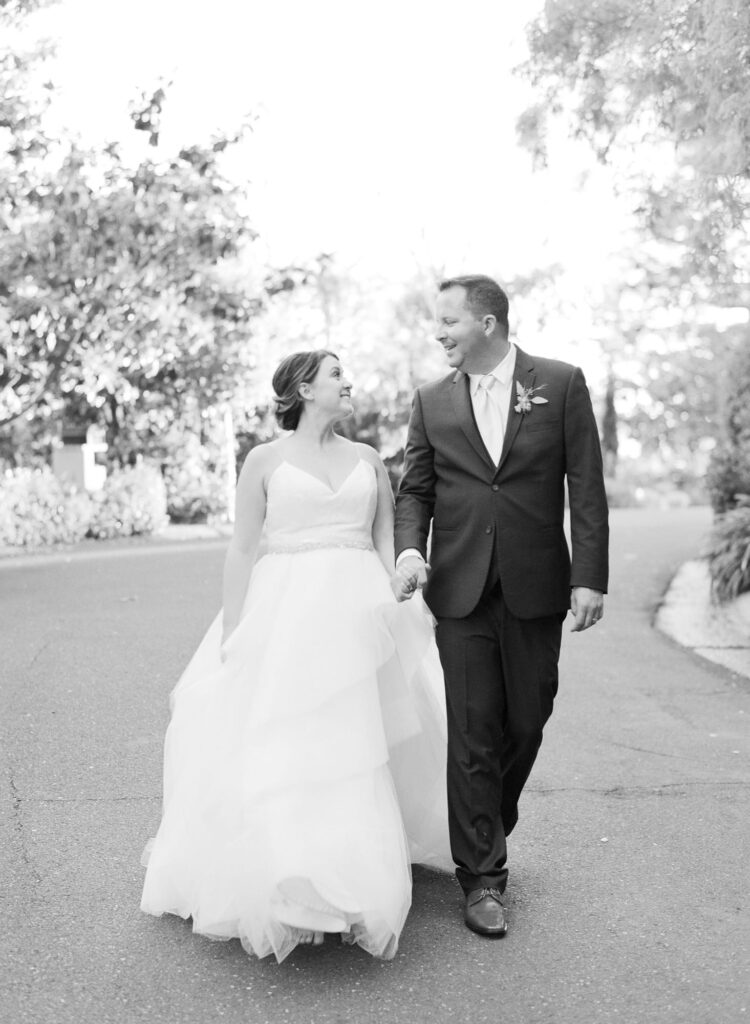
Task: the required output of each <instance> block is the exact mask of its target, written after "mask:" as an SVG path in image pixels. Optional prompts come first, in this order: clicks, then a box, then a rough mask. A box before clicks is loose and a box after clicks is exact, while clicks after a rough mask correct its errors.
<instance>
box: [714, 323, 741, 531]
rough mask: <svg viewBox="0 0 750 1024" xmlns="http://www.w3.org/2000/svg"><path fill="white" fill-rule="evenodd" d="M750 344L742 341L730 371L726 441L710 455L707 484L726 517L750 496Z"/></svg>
mask: <svg viewBox="0 0 750 1024" xmlns="http://www.w3.org/2000/svg"><path fill="white" fill-rule="evenodd" d="M748 394H750V344H748V343H747V340H746V339H743V344H742V346H741V347H740V348H739V349H737V351H736V352H734V354H733V356H732V357H731V360H730V363H729V366H728V370H727V384H726V388H725V393H724V395H723V407H722V419H723V426H724V431H723V439H722V441H721V442H720V443H719V444H718V445H717V446H716V448H715V449H714V451H713V452H712V454H711V462H710V464H709V467H708V472H707V474H706V482H707V485H708V490H709V493H710V495H711V504H712V506H713V508H714V511H715V512H718V513H719V514H723V513H724V512H727V511H729V510H730V509H733V508H736V507H737V506H738V505H740V504H741V498H742V496H743V495H750V405H748V401H747V396H748Z"/></svg>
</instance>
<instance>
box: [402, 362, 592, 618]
mask: <svg viewBox="0 0 750 1024" xmlns="http://www.w3.org/2000/svg"><path fill="white" fill-rule="evenodd" d="M516 381H520V382H521V384H522V385H523V386H524V387H525V388H530V387H534V388H538V389H539V391H538V392H537V395H538V396H539V397H543V398H546V399H547V403H546V404H539V405H536V404H535V405H532V406H531V411H530V412H527V413H523V414H522V413H518V412H515V410H514V406H515V405H516V402H517V398H516ZM512 388H513V390H512V393H511V403H510V410H509V413H508V422H507V428H506V432H505V442H504V444H503V451H502V455H501V458H500V464H499V466H497V467H496V466H495V465H494V463H493V462H492V460H491V459H490V456H489V455H488V453H487V450H486V449H485V447H484V444H483V442H482V439H481V436H480V434H479V430H478V428H477V425H476V422H475V419H474V413H473V410H472V406H471V398H470V395H469V378H468V377H467V376H466V374H464V373H461V371H457V372H453V373H451V374H450V375H449V376H448V377H445V378H443V379H442V380H439V381H434V382H433V383H431V384H425V385H423V386H422V387H419V388H417V391H416V392H415V395H414V403H413V407H412V414H411V420H410V422H409V433H408V438H407V442H406V454H405V464H404V474H403V477H402V479H401V484H400V486H399V490H398V496H397V498H396V553H397V554H398V553H399V552H401V551H403V550H404V549H405V548H417V549H418V550H419V551H420V552H421V553H422V554H423V555H425V556H427V544H428V536H429V533H430V527H432V540H431V550H430V553H429V562H430V564H431V571H430V574H429V578H428V582H427V586H426V587H425V591H424V597H425V600H426V602H427V604H428V605H429V607H430V609H431V610H432V612H433V614H434V615H436V616H437V617H438V618H440V617H450V618H462V617H463V616H465V615H468V614H469V613H470V612H471V611H473V609H474V608H475V607H476V605H477V602H478V601H479V598H480V597H481V594H482V591H483V589H484V586H485V583H486V582H487V579H488V575H489V574H490V571H491V570H493V573H494V574H496V575H498V576H499V579H500V583H501V586H502V590H503V597H504V599H505V603H506V605H507V606H508V608H509V609H510V611H511V612H512V613H513V614H514V615H516V616H517V617H518V618H522V619H529V618H537V617H539V616H543V615H552V614H555V613H558V612H564V611H565V610H566V609H567V608H568V607H569V606H570V588H571V587H572V586H584V587H592V588H593V589H595V590H600V591H602V592H605V591H606V589H607V571H608V564H607V544H608V536H609V530H608V524H607V499H606V496H605V492H604V479H603V473H602V457H601V447H600V444H599V433H598V430H597V425H596V420H595V418H594V413H593V410H592V407H591V399H590V397H589V393H588V389H587V387H586V382H585V380H584V377H583V373H582V372H581V370H580V369H578V367H575V366H570V365H569V364H567V363H562V362H559V361H558V360H555V359H539V358H535V357H532V356H529V355H527V354H526V353H525V352H523V351H522V350H521V349H518V350H517V355H516V370H515V378H514V381H513V385H512ZM566 477H567V484H568V495H569V504H570V526H571V539H572V549H573V551H572V566H571V558H570V555H569V552H568V546H567V543H566V540H565V535H564V532H563V516H564V488H565V479H566Z"/></svg>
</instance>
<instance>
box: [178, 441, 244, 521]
mask: <svg viewBox="0 0 750 1024" xmlns="http://www.w3.org/2000/svg"><path fill="white" fill-rule="evenodd" d="M164 482H165V484H166V488H167V512H168V513H169V518H170V519H172V520H173V521H174V522H177V523H195V522H200V521H203V522H205V520H206V519H209V518H210V517H212V516H225V515H226V514H227V511H228V509H227V489H226V485H225V481H224V478H223V476H222V474H221V473H220V472H219V471H218V470H217V469H214V468H213V466H212V465H211V461H210V457H209V453H208V451H207V449H206V448H205V447H203V446H202V445H201V443H200V440H199V439H198V438H197V437H196V436H195V435H190V434H188V435H187V436H186V438H185V439H184V444H183V446H182V447H181V448H180V449H179V452H178V454H176V455H175V457H174V459H173V461H172V462H171V463H170V464H169V465H167V467H166V468H165V470H164Z"/></svg>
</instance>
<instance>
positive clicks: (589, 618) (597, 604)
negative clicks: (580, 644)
mask: <svg viewBox="0 0 750 1024" xmlns="http://www.w3.org/2000/svg"><path fill="white" fill-rule="evenodd" d="M570 610H571V611H572V612H573V615H574V617H575V622H574V623H573V625H572V626H571V627H570V631H571V633H580V632H581V631H582V630H584V629H588V628H589V626H595V625H596V624H597V622H598V621H599V619H600V618H601V617H602V615H604V595H603V594H602V593H601V592H600V591H598V590H590V589H589V587H573V589H572V590H571V592H570Z"/></svg>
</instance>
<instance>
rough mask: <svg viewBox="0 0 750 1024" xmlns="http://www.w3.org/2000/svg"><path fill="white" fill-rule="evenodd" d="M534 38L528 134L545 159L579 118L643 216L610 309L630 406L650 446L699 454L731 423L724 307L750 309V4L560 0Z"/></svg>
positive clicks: (524, 127) (579, 129)
mask: <svg viewBox="0 0 750 1024" xmlns="http://www.w3.org/2000/svg"><path fill="white" fill-rule="evenodd" d="M528 38H529V48H530V59H529V60H528V62H527V63H526V64H525V65H524V66H523V68H522V69H521V72H522V73H523V74H524V75H525V76H526V77H527V78H528V79H529V80H530V81H531V82H532V84H533V85H534V86H535V89H536V93H537V99H536V102H535V103H534V104H533V106H532V107H530V108H529V110H527V111H526V112H525V113H524V115H523V116H522V118H521V119H520V121H519V124H518V130H519V135H520V137H521V139H522V140H523V141H524V142H525V144H526V145H527V147H528V148H529V150H530V151H531V152H532V154H533V155H534V157H535V159H536V161H537V162H538V163H541V164H544V163H545V161H546V160H547V159H548V155H549V154H548V147H547V142H548V136H549V128H550V125H551V122H552V120H553V119H555V120H558V119H561V118H562V119H566V120H567V122H568V124H569V126H570V130H571V132H572V134H573V135H574V136H576V137H578V138H582V139H585V140H586V141H588V143H590V145H591V147H592V148H593V151H594V152H595V153H596V155H597V156H598V158H599V159H600V160H602V161H606V162H608V163H610V164H615V165H616V166H617V167H618V168H619V172H620V179H619V180H620V184H621V187H623V183H624V188H625V189H627V190H628V192H629V194H630V195H631V196H632V202H633V208H634V212H635V213H636V214H637V217H638V221H637V222H638V224H639V227H640V237H638V238H637V239H634V240H633V244H632V255H631V256H630V258H629V259H628V260H627V261H626V262H625V265H624V267H623V271H622V274H621V277H620V281H619V282H618V284H619V293H620V295H619V298H618V299H617V300H615V301H609V302H608V304H605V305H604V306H603V307H601V308H600V309H599V310H597V311H596V315H597V317H598V319H599V320H600V323H601V325H602V335H603V347H604V348H605V350H606V351H607V353H608V355H609V357H610V361H611V363H612V364H613V365H614V367H615V375H616V378H617V380H618V389H619V388H624V390H625V393H624V394H623V392H622V390H619V392H618V393H619V395H620V398H621V401H620V403H619V405H620V407H629V410H630V418H629V427H630V428H631V432H632V434H633V436H635V437H636V438H637V439H639V440H643V441H644V442H645V443H646V444H647V446H650V447H653V446H654V444H655V445H657V446H658V447H659V448H661V449H662V450H663V451H668V450H670V449H671V451H672V453H674V452H675V451H679V450H683V451H685V450H688V451H692V452H695V451H696V450H698V449H700V448H701V443H702V441H703V440H705V438H706V437H710V436H712V435H713V436H714V437H716V436H717V434H718V433H719V431H720V429H721V428H720V423H721V418H722V412H721V409H722V397H723V390H722V380H723V375H724V373H725V368H726V362H725V359H724V352H725V350H726V349H727V348H731V347H733V345H734V343H735V339H734V338H733V337H731V336H729V337H728V336H727V333H726V331H725V330H724V327H723V325H722V317H721V316H720V313H721V308H722V307H744V308H746V309H747V308H750V258H749V254H748V249H747V245H746V237H747V230H748V227H749V226H750V216H749V210H750V207H749V205H748V204H749V202H750V62H748V52H750V7H748V5H747V4H739V3H737V2H736V0H649V2H648V3H637V4H636V3H633V2H632V0H604V2H601V3H594V4H592V3H589V2H588V0H549V2H548V3H546V4H545V7H544V11H543V14H542V15H540V17H539V18H537V19H536V21H535V22H533V23H532V25H531V27H530V29H529V33H528ZM607 305H608V306H609V309H607ZM618 307H619V308H618ZM622 313H625V316H623V315H622ZM738 319H739V317H736V320H735V322H736V321H737V320H738ZM743 343H744V342H743ZM633 365H637V366H638V371H637V373H636V374H633V373H629V372H628V366H631V367H632V366H633ZM634 377H635V378H636V379H634ZM629 378H630V379H629ZM628 392H629V393H628ZM659 435H661V436H659ZM686 445H687V449H686V447H685V446H686Z"/></svg>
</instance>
